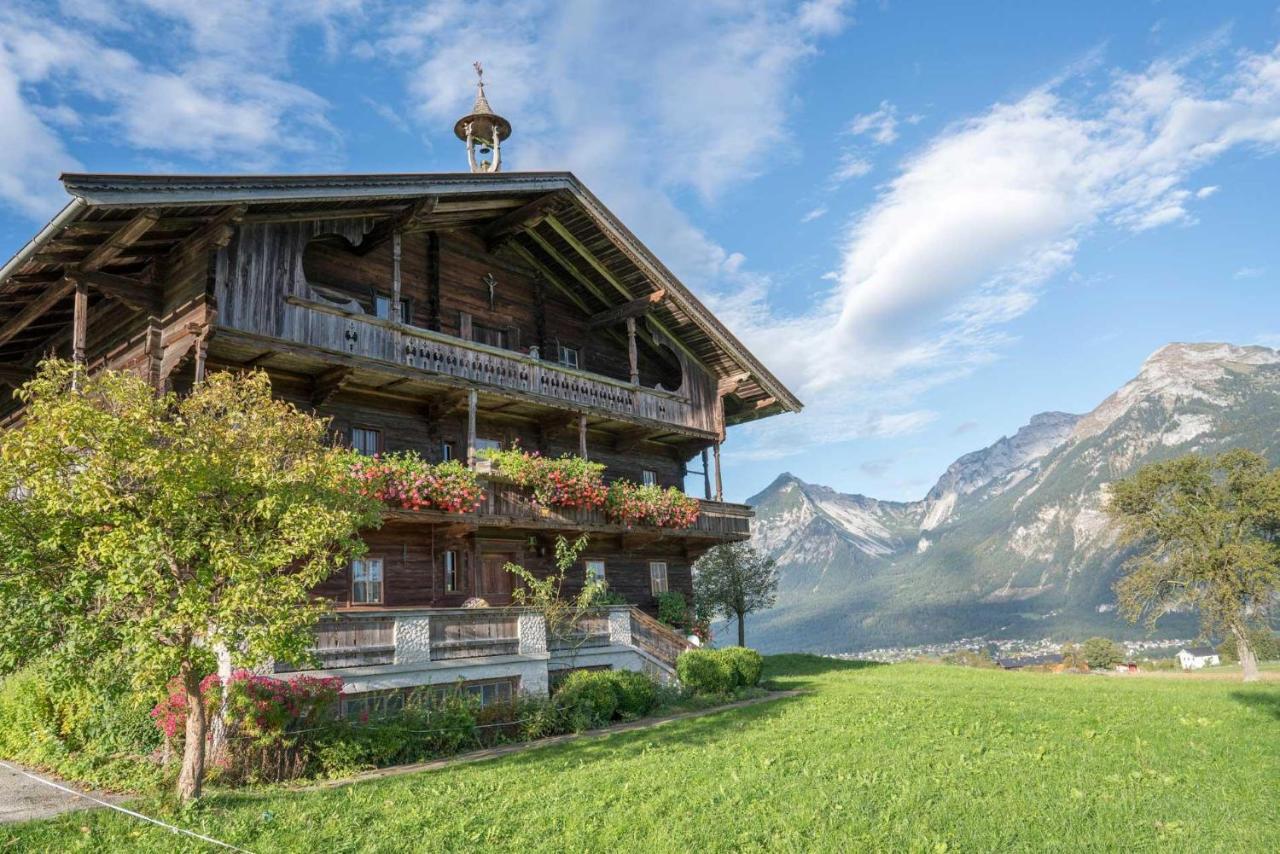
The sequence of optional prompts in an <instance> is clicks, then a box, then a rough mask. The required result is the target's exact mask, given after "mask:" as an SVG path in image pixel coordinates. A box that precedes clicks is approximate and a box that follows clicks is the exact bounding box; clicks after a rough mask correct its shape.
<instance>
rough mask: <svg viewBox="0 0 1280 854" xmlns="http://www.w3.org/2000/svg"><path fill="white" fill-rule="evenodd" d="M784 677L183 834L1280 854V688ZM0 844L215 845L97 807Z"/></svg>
mask: <svg viewBox="0 0 1280 854" xmlns="http://www.w3.org/2000/svg"><path fill="white" fill-rule="evenodd" d="M768 667H769V671H768V675H769V676H770V678H771V679H772V681H773V684H774V685H776V686H777V687H786V688H800V689H803V690H804V691H806V692H807V693H806V694H805V695H803V696H800V697H795V698H790V699H782V700H778V701H776V702H773V703H767V704H763V705H759V706H755V707H751V708H746V709H739V710H732V711H726V712H723V713H719V714H715V715H711V716H708V717H704V718H699V719H694V720H688V721H681V722H676V723H673V724H669V725H664V726H661V727H657V728H654V729H650V730H645V731H641V732H636V733H630V734H624V735H615V736H610V737H607V738H601V739H591V740H585V741H579V742H574V743H571V744H567V745H563V746H560V747H555V748H548V749H544V750H537V751H532V752H529V753H525V754H520V755H517V756H512V757H508V758H505V759H500V760H496V761H491V762H484V763H479V764H474V765H464V766H458V767H455V768H451V769H447V770H444V771H435V772H427V773H417V774H409V775H404V776H400V777H395V778H390V779H384V780H380V781H377V782H368V783H360V784H356V785H351V786H345V787H340V788H336V789H328V790H323V791H284V790H281V789H267V790H262V791H258V792H252V793H244V792H241V793H217V794H214V795H212V796H210V797H208V798H207V799H206V800H205V801H204V802H203V803H201V804H200V805H199V807H198V808H196V809H195V810H191V811H187V812H186V813H184V814H181V815H179V816H177V817H176V820H178V821H180V822H182V823H183V824H184V825H185V826H187V827H190V828H193V829H196V830H199V831H201V832H203V833H207V834H209V835H211V836H214V837H217V838H219V839H222V840H225V841H227V842H230V843H233V844H235V845H238V846H241V847H243V848H246V849H248V850H251V851H256V852H272V851H327V852H348V851H350V852H356V851H359V852H376V851H438V850H476V849H484V850H517V851H522V852H533V851H612V850H618V851H644V852H651V851H738V850H769V851H800V850H805V851H815V850H821V851H850V850H868V849H875V850H894V851H924V852H943V851H947V852H955V851H993V850H1000V851H1025V850H1035V851H1044V850H1050V851H1072V852H1075V851H1196V852H1202V851H1233V852H1235V851H1268V852H1269V851H1280V686H1276V685H1262V686H1257V687H1245V686H1243V685H1240V684H1233V683H1225V682H1217V681H1210V680H1181V681H1179V680H1171V679H1130V678H1104V677H1089V676H1073V675H1053V674H1041V673H1005V672H999V671H987V670H971V669H964V668H958V667H946V666H931V665H915V664H899V665H892V666H869V665H859V664H856V663H845V662H838V661H833V660H827V659H820V658H814V657H809V656H777V657H773V658H771V659H769V662H768ZM135 806H139V807H140V808H142V809H143V810H144V811H145V810H148V809H151V810H155V809H158V805H156V804H147V803H141V804H136V805H135ZM0 842H4V843H7V844H8V845H9V846H10V847H11V848H16V849H19V850H48V851H81V850H92V851H103V850H110V851H129V850H141V851H174V850H200V847H199V845H198V844H196V843H191V844H187V843H183V842H180V841H179V840H178V839H177V838H175V837H174V836H172V835H170V834H168V833H166V832H164V831H161V830H158V829H155V828H151V827H148V826H146V825H142V824H141V823H139V822H137V821H136V820H133V819H129V818H126V817H124V816H120V815H118V814H112V813H109V812H105V811H97V812H92V813H79V814H74V815H69V816H64V817H61V818H58V819H54V820H51V821H46V822H40V823H31V824H26V825H17V826H13V825H11V826H8V827H4V828H0ZM2 847H3V846H2V845H0V848H2Z"/></svg>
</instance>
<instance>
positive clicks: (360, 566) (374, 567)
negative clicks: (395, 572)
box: [351, 557, 382, 605]
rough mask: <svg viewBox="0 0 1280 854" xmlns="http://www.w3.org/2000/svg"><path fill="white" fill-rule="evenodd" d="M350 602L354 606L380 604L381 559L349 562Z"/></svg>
mask: <svg viewBox="0 0 1280 854" xmlns="http://www.w3.org/2000/svg"><path fill="white" fill-rule="evenodd" d="M351 601H352V603H353V604H356V605H380V604H382V558H380V557H366V558H357V559H356V560H353V561H351Z"/></svg>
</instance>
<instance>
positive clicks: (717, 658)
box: [676, 649, 735, 694]
mask: <svg viewBox="0 0 1280 854" xmlns="http://www.w3.org/2000/svg"><path fill="white" fill-rule="evenodd" d="M676 674H677V675H678V676H679V677H680V684H681V685H683V686H684V687H685V688H686V689H687V690H689V691H691V692H693V693H694V694H728V693H729V692H730V691H732V690H733V687H734V682H735V674H734V669H733V665H732V663H731V662H730V661H729V659H728V658H726V657H725V656H724V655H723V654H722V651H721V650H715V649H691V650H688V651H686V652H682V653H680V657H679V658H677V659H676Z"/></svg>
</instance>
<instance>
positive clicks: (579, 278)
mask: <svg viewBox="0 0 1280 854" xmlns="http://www.w3.org/2000/svg"><path fill="white" fill-rule="evenodd" d="M526 236H527V237H530V238H532V240H533V242H534V243H536V244H538V248H539V249H541V250H542V251H543V252H545V253H547V257H548V258H550V259H551V260H552V261H554V262H556V264H558V265H559V266H560V267H561V268H563V269H564V271H565V272H566V273H568V274H569V275H570V276H572V277H573V278H574V280H575V281H576V282H577V283H578V284H580V285H582V287H583V288H585V289H586V291H587V293H589V294H591V295H592V296H593V297H595V298H596V299H598V300H599V301H600V303H601V304H602V305H604V306H606V307H609V306H610V305H611V304H612V302H613V301H612V300H611V299H609V298H608V297H607V296H605V295H604V291H602V290H600V288H599V287H597V286H596V283H595V282H593V281H591V280H590V279H589V278H587V276H586V274H585V273H583V272H582V271H581V270H579V269H578V268H577V267H576V266H574V264H573V262H572V261H570V260H569V259H568V258H566V257H564V256H563V255H561V254H560V253H559V252H558V251H557V250H556V248H555V247H554V246H552V245H551V244H550V243H549V242H547V239H546V238H545V237H543V236H542V235H541V234H538V232H536V231H530V232H529V233H528V234H527V235H526Z"/></svg>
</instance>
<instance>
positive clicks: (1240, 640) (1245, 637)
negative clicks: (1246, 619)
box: [1231, 626, 1258, 682]
mask: <svg viewBox="0 0 1280 854" xmlns="http://www.w3.org/2000/svg"><path fill="white" fill-rule="evenodd" d="M1231 633H1232V634H1234V635H1235V636H1236V656H1237V657H1238V658H1239V659H1240V669H1241V670H1243V671H1244V681H1246V682H1257V681H1258V656H1257V655H1256V654H1255V653H1254V651H1253V645H1252V644H1250V643H1249V632H1248V630H1247V629H1245V628H1243V627H1239V626H1236V627H1233V628H1232V629H1231Z"/></svg>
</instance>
